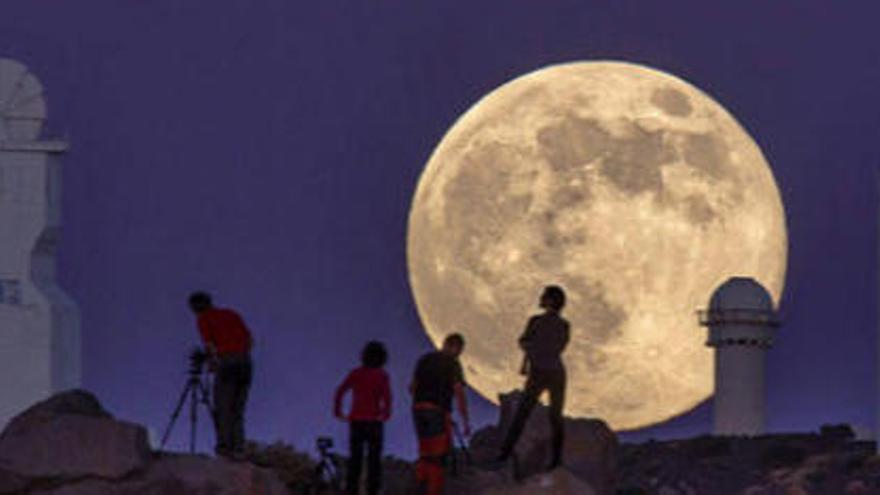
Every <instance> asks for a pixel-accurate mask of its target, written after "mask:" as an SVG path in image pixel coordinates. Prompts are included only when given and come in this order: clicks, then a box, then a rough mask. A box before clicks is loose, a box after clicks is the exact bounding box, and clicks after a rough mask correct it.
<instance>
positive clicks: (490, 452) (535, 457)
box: [471, 391, 618, 495]
mask: <svg viewBox="0 0 880 495" xmlns="http://www.w3.org/2000/svg"><path fill="white" fill-rule="evenodd" d="M521 397H522V393H521V392H519V391H515V392H511V393H509V394H502V395H501V396H500V397H499V399H500V402H501V410H500V418H499V422H498V426H496V427H489V428H485V429H483V430H480V431H478V432H477V433H476V434H474V437H473V439H472V440H471V450H472V456H473V458H474V462H475V463H476V464H477V465H479V464H482V463H484V462H488V461H489V460H490V459H492V458H493V457H495V456H497V454H498V449H499V446H500V444H501V441H502V440H503V436H504V434H505V433H506V431H507V429H508V428H509V427H510V423H511V422H512V420H513V415H514V414H515V412H516V408H517V406H518V405H519V401H520V399H521ZM551 436H552V432H551V428H550V420H549V409H548V408H547V407H546V406H543V405H541V404H539V405H538V406H537V407H535V409H534V411H532V414H531V416H530V417H529V420H528V422H527V423H526V426H525V429H524V430H523V433H522V436H520V439H519V441H518V442H517V444H516V450H515V452H516V458H517V460H518V463H517V464H518V471H519V472H518V476H520V477H522V478H528V477H533V476H535V475H538V474H540V473H542V472H543V471H544V469H545V468H546V467H547V464H548V463H549V461H550V458H551V449H552V446H551ZM617 448H618V442H617V436H616V435H615V434H614V432H613V431H612V430H611V429H610V428H609V427H608V425H607V424H605V422H603V421H601V420H598V419H572V418H565V445H564V450H563V464H564V467H565V472H567V473H570V474H571V475H574V476H576V477H577V478H579V479H581V480H583V481H586V482H587V483H588V484H589V485H590V486H592V487H593V488H594V489H595V491H596V493H597V494H600V495H603V494H611V493H614V491H615V484H616V480H615V472H616V466H617ZM542 479H546V478H542Z"/></svg>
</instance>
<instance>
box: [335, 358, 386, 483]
mask: <svg viewBox="0 0 880 495" xmlns="http://www.w3.org/2000/svg"><path fill="white" fill-rule="evenodd" d="M387 360H388V352H387V351H386V350H385V346H384V345H383V344H382V343H381V342H376V341H371V342H368V343H367V345H366V346H365V347H364V350H363V352H361V364H362V366H360V367H359V368H355V369H354V370H352V371H351V373H349V374H348V376H346V377H345V380H344V381H343V382H342V384H341V385H339V387H338V388H337V389H336V395H335V396H334V399H333V413H334V414H335V415H336V417H337V418H339V419H340V420H342V421H347V422H348V423H349V425H350V427H349V437H348V441H349V457H348V476H347V478H348V479H347V482H346V488H347V490H348V493H349V495H357V494H358V492H359V488H360V480H361V464H362V463H363V457H364V446H366V447H367V493H368V494H369V495H376V494H377V493H379V489H380V488H381V487H382V443H383V439H382V437H383V430H384V425H383V423H384V422H385V421H388V418H390V417H391V386H390V385H389V380H388V373H386V372H385V370H384V369H382V367H383V366H385V362H386V361H387ZM349 390H350V391H351V392H352V404H351V411H350V412H349V413H348V414H347V415H346V414H343V413H342V397H343V396H344V395H345V394H346V392H348V391H349Z"/></svg>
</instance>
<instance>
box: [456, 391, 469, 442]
mask: <svg viewBox="0 0 880 495" xmlns="http://www.w3.org/2000/svg"><path fill="white" fill-rule="evenodd" d="M454 387H455V388H454V390H455V402H456V404H457V405H458V416H459V417H460V418H461V422H462V428H463V430H462V433H464V436H466V437H469V436H470V435H471V419H470V415H469V414H468V405H467V395H466V394H465V386H464V383H462V382H457V383H456V384H455V386H454Z"/></svg>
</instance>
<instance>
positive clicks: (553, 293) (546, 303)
mask: <svg viewBox="0 0 880 495" xmlns="http://www.w3.org/2000/svg"><path fill="white" fill-rule="evenodd" d="M540 304H541V307H542V308H544V309H549V310H551V311H556V312H559V311H562V308H564V307H565V291H564V290H562V287H560V286H558V285H548V286H547V287H544V292H543V293H541V303H540Z"/></svg>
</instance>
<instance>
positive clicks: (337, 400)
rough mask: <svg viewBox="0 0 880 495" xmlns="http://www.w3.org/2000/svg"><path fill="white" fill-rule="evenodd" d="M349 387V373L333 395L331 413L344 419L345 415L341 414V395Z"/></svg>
mask: <svg viewBox="0 0 880 495" xmlns="http://www.w3.org/2000/svg"><path fill="white" fill-rule="evenodd" d="M350 389H351V373H349V374H348V376H346V377H345V380H343V382H342V384H340V385H339V387H337V388H336V394H335V395H334V397H333V415H334V416H336V417H337V418H339V419H341V420H343V421H345V419H346V418H345V415H344V414H342V397H343V396H344V395H345V393H346V392H348V391H349V390H350Z"/></svg>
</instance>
